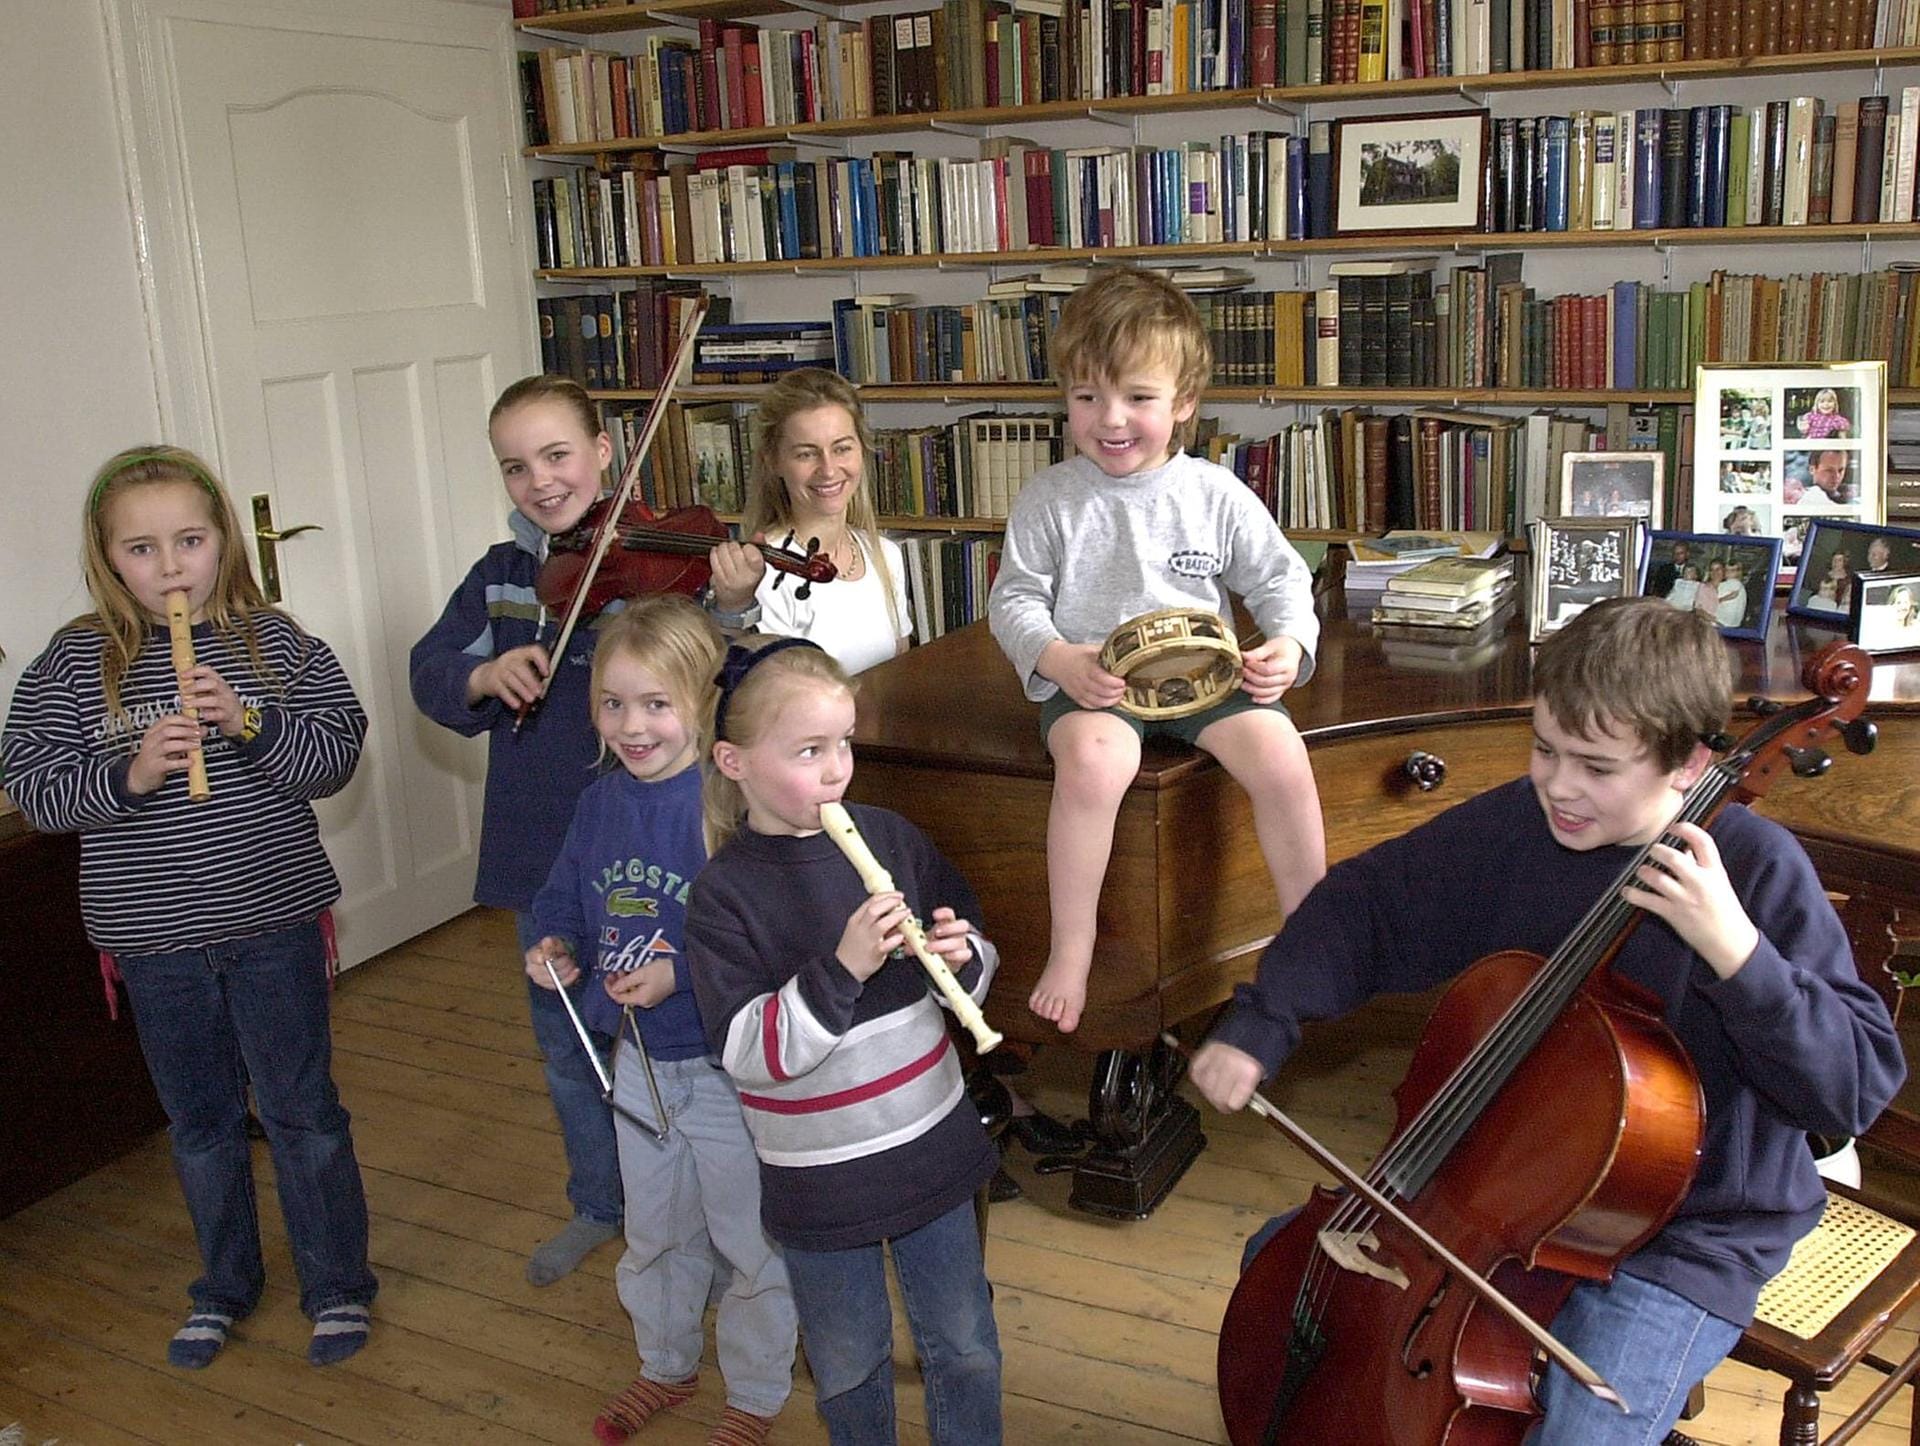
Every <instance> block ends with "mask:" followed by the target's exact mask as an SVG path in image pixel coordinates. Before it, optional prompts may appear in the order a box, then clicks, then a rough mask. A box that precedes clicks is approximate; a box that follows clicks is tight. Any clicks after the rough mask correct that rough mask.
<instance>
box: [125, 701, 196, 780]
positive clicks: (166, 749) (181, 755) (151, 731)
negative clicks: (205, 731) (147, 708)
mask: <svg viewBox="0 0 1920 1446" xmlns="http://www.w3.org/2000/svg"><path fill="white" fill-rule="evenodd" d="M202 736H203V735H202V733H201V730H200V725H199V724H198V723H197V722H195V721H194V720H193V719H191V718H189V717H187V716H186V715H185V714H184V713H169V714H167V716H166V717H164V718H156V719H154V720H153V722H151V723H149V724H148V725H147V731H146V732H145V733H143V734H141V735H140V747H139V748H138V749H137V750H136V751H135V753H134V755H133V760H132V761H131V762H130V763H129V764H128V765H127V792H129V793H133V794H138V795H140V796H141V797H143V798H144V797H145V796H146V795H147V794H149V793H153V792H155V791H156V790H157V789H158V788H159V787H160V785H161V784H163V783H165V782H166V781H167V775H168V774H169V773H179V772H180V771H181V770H182V769H184V768H185V767H186V766H187V761H188V759H189V758H191V757H192V754H193V750H194V749H196V748H198V747H199V746H200V741H201V738H202Z"/></svg>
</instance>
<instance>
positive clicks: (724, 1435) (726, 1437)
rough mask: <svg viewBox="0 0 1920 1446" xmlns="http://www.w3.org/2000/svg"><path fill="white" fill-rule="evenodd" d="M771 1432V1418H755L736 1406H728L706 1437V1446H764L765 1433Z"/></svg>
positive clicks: (750, 1413)
mask: <svg viewBox="0 0 1920 1446" xmlns="http://www.w3.org/2000/svg"><path fill="white" fill-rule="evenodd" d="M772 1430H773V1418H772V1417H771V1416H756V1415H754V1414H753V1413H752V1412H751V1411H743V1410H741V1409H740V1408H739V1407H738V1406H729V1407H727V1409H726V1410H725V1411H723V1412H722V1413H721V1415H720V1420H719V1422H718V1424H716V1425H715V1426H714V1428H713V1434H712V1435H711V1436H709V1437H707V1446H766V1442H767V1433H768V1432H770V1431H772Z"/></svg>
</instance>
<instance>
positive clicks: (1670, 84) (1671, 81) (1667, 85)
mask: <svg viewBox="0 0 1920 1446" xmlns="http://www.w3.org/2000/svg"><path fill="white" fill-rule="evenodd" d="M1680 80H1681V77H1679V76H1677V75H1668V74H1667V72H1666V71H1665V70H1662V71H1661V72H1660V79H1659V81H1658V82H1657V84H1658V85H1659V87H1660V89H1662V90H1664V91H1665V92H1666V93H1667V99H1668V100H1670V101H1672V102H1673V103H1674V104H1676V105H1678V104H1679V103H1680Z"/></svg>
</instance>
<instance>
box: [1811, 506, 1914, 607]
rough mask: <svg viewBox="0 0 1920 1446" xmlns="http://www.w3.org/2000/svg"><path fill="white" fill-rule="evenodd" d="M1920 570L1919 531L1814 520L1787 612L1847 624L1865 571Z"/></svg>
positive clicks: (1909, 528)
mask: <svg viewBox="0 0 1920 1446" xmlns="http://www.w3.org/2000/svg"><path fill="white" fill-rule="evenodd" d="M1867 572H1872V573H1882V572H1920V530H1916V529H1914V528H1911V527H1883V526H1880V525H1878V524H1874V525H1871V526H1869V525H1867V524H1864V523H1859V522H1833V521H1829V520H1828V519H1826V518H1815V519H1814V522H1813V525H1812V527H1811V528H1809V529H1808V531H1807V540H1806V544H1805V546H1804V547H1803V548H1802V549H1801V555H1800V571H1799V572H1797V573H1796V574H1794V579H1793V591H1792V592H1791V593H1789V594H1788V595H1787V611H1788V612H1790V613H1792V614H1793V615H1794V616H1795V617H1800V618H1812V619H1814V620H1815V621H1817V622H1823V623H1832V624H1833V625H1834V626H1835V627H1845V626H1847V625H1848V622H1849V620H1850V619H1851V618H1852V616H1853V595H1854V593H1855V592H1856V591H1857V590H1858V589H1859V585H1860V575H1861V574H1862V573H1867Z"/></svg>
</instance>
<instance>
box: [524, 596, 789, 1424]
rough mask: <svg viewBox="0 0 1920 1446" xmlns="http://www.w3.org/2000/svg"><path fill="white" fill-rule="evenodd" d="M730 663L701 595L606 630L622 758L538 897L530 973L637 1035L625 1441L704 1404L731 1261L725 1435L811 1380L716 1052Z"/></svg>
mask: <svg viewBox="0 0 1920 1446" xmlns="http://www.w3.org/2000/svg"><path fill="white" fill-rule="evenodd" d="M719 661H720V635H719V632H718V631H717V630H716V629H715V627H714V625H713V623H712V622H711V621H709V620H708V618H707V617H706V615H705V614H704V613H702V612H701V610H700V609H699V608H698V607H696V606H694V604H693V603H691V602H689V601H688V600H687V599H685V598H680V597H647V598H642V599H640V600H639V601H637V602H635V603H633V604H631V605H630V606H629V607H628V608H627V610H626V611H625V612H622V613H621V614H619V615H618V616H617V617H615V618H613V619H611V620H610V621H609V622H607V623H606V624H605V626H603V627H602V628H601V630H600V640H599V643H598V645H597V646H596V647H595V648H594V653H593V671H592V677H591V681H590V695H591V700H592V711H593V726H594V731H595V733H596V734H597V735H598V736H599V740H600V747H601V750H602V752H603V753H605V754H607V755H609V756H611V757H612V758H613V759H614V760H615V761H616V762H617V763H618V764H619V765H620V766H619V767H618V768H615V769H613V770H611V771H609V772H608V773H606V774H604V775H603V776H602V777H600V778H599V779H597V780H596V781H595V782H594V783H593V784H591V785H590V786H589V787H588V788H587V790H586V792H584V793H583V794H581V795H580V801H579V804H578V806H577V807H576V808H575V809H574V814H573V822H572V823H571V824H570V825H569V826H568V829H567V835H566V840H565V842H564V843H563V844H562V845H561V847H560V853H559V857H557V858H556V859H555V860H554V863H553V870H552V872H551V873H550V874H549V875H548V877H547V883H546V887H544V888H543V889H541V890H540V893H539V894H538V896H537V897H536V898H535V899H534V901H533V917H534V920H535V928H536V930H537V932H538V935H539V938H538V939H537V941H536V942H535V943H533V944H532V945H531V946H530V947H529V948H528V950H527V953H526V967H527V976H528V978H530V979H531V980H532V981H533V982H534V983H535V984H537V985H540V986H542V987H544V988H546V989H548V990H552V989H553V988H554V975H556V974H557V975H558V977H559V980H560V982H561V983H562V984H565V985H568V986H577V987H578V990H579V995H580V1000H581V1012H582V1014H583V1015H584V1016H585V1022H586V1023H587V1025H588V1026H589V1028H590V1030H591V1031H592V1033H593V1034H594V1035H596V1036H599V1037H605V1038H612V1039H618V1040H619V1047H618V1054H617V1058H616V1063H615V1067H614V1095H613V1098H614V1103H615V1106H616V1108H617V1110H618V1111H619V1114H620V1117H619V1118H618V1119H617V1120H616V1121H615V1125H614V1130H615V1134H616V1137H617V1139H618V1144H619V1157H620V1174H621V1179H622V1183H623V1185H624V1187H625V1196H626V1235H627V1253H626V1254H625V1255H624V1256H622V1257H621V1260H620V1267H619V1271H618V1273H617V1279H618V1281H619V1288H620V1301H621V1304H623V1305H624V1306H626V1308H627V1314H628V1315H630V1316H631V1317H632V1318H633V1334H634V1341H635V1343H636V1345H637V1346H638V1347H639V1351H640V1365H641V1369H640V1376H639V1378H638V1379H637V1380H635V1381H634V1382H633V1384H632V1385H630V1386H629V1387H627V1389H626V1390H625V1391H623V1392H622V1393H621V1394H620V1395H619V1396H618V1397H616V1398H615V1399H614V1400H613V1401H612V1402H610V1403H609V1404H608V1406H607V1408H606V1409H605V1410H604V1411H602V1412H601V1413H600V1415H599V1416H598V1417H597V1418H596V1419H595V1421H594V1423H593V1427H594V1434H595V1435H596V1436H598V1437H599V1439H600V1440H602V1441H604V1442H609V1443H612V1442H619V1441H624V1440H626V1438H627V1437H628V1436H630V1435H632V1434H633V1432H635V1431H636V1430H638V1429H639V1428H640V1427H641V1426H643V1425H645V1424H646V1422H647V1420H648V1419H649V1418H650V1417H652V1416H653V1415H654V1413H655V1412H657V1411H662V1410H667V1409H670V1408H671V1407H673V1406H677V1405H679V1404H680V1403H681V1402H683V1401H686V1400H687V1399H689V1398H690V1397H691V1396H692V1395H693V1393H694V1389H695V1387H696V1385H697V1384H698V1380H699V1369H700V1347H701V1340H702V1336H701V1319H702V1317H703V1316H704V1314H705V1311H706V1305H707V1296H708V1291H709V1288H710V1287H711V1285H712V1283H713V1276H714V1271H715V1267H716V1265H722V1266H724V1267H726V1268H727V1269H728V1271H729V1272H730V1280H729V1282H728V1284H727V1288H726V1293H725V1294H724V1295H722V1296H721V1298H720V1310H719V1317H718V1321H717V1325H716V1335H717V1346H718V1353H719V1358H720V1372H721V1374H722V1376H724V1377H725V1378H726V1385H727V1407H726V1411H725V1414H724V1415H723V1416H722V1417H721V1420H720V1423H719V1425H718V1426H717V1427H716V1428H715V1430H714V1433H713V1435H712V1436H711V1437H710V1438H709V1440H710V1441H711V1442H713V1443H715V1446H759V1443H760V1442H763V1441H765V1440H766V1436H767V1431H768V1428H769V1427H770V1426H771V1424H772V1420H773V1418H774V1417H775V1416H776V1415H778V1414H779V1412H780V1408H781V1406H782V1405H784V1404H785V1402H786V1399H787V1394H788V1392H789V1390H790V1389H791V1388H792V1384H793V1350H794V1337H795V1321H794V1306H793V1292H792V1290H791V1289H790V1288H789V1287H788V1284H787V1271H786V1266H785V1265H784V1264H783V1263H782V1261H781V1258H780V1253H779V1251H778V1250H777V1249H776V1248H775V1246H774V1245H773V1243H772V1242H771V1241H770V1240H768V1238H767V1235H766V1232H765V1231H764V1230H762V1228H761V1225H760V1177H759V1166H758V1164H757V1162H756V1160H755V1157H754V1152H753V1142H752V1140H751V1139H750V1138H749V1137H748V1135H747V1127H746V1122H745V1121H744V1119H742V1117H741V1113H740V1096H739V1094H738V1093H737V1092H736V1091H735V1089H734V1086H733V1083H732V1081H731V1080H730V1079H728V1077H727V1074H726V1072H725V1071H724V1070H723V1069H721V1068H720V1067H719V1065H718V1064H716V1063H715V1062H713V1061H712V1060H710V1059H709V1058H708V1057H707V1039H706V1033H705V1031H704V1030H703V1029H702V1027H701V1022H700V1014H699V1011H698V1010H697V1009H696V1008H695V1007H694V999H693V985H692V979H691V975H690V974H689V971H688V968H687V955H686V913H687V892H688V888H689V886H690V885H691V884H692V882H693V876H694V875H695V874H696V873H698V872H699V871H700V867H701V865H703V864H704V863H705V862H706V859H707V850H706V845H705V843H704V842H703V840H702V837H701V816H702V815H701V795H700V770H699V769H698V768H695V767H694V766H693V765H694V761H695V758H696V757H697V747H696V734H697V729H698V724H697V721H696V720H697V719H698V718H699V716H700V712H701V706H702V702H703V700H704V698H705V696H706V695H707V693H708V692H709V691H710V689H711V680H712V678H713V675H714V672H715V670H716V669H717V667H718V666H719ZM582 961H584V963H583V962H582ZM549 965H551V966H552V973H549ZM574 1048H575V1049H576V1050H579V1051H581V1057H582V1059H584V1058H585V1053H584V1047H583V1046H582V1045H580V1044H579V1043H577V1042H576V1044H575V1046H574ZM643 1050H644V1052H645V1053H644V1056H643V1054H642V1051H643ZM649 1065H650V1068H649ZM588 1068H589V1069H591V1068H592V1065H591V1062H588ZM635 1120H641V1121H645V1122H646V1123H647V1125H649V1126H651V1127H652V1129H651V1130H650V1129H647V1128H643V1127H642V1126H641V1125H640V1124H637V1123H635ZM654 1131H658V1134H656V1133H654Z"/></svg>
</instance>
